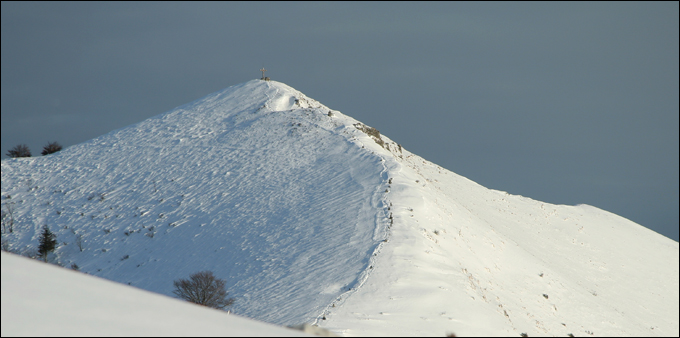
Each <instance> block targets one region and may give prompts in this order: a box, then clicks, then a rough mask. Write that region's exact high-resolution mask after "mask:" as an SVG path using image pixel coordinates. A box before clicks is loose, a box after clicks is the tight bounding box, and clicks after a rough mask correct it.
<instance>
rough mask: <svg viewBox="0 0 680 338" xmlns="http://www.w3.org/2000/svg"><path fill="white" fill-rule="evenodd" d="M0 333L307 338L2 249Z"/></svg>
mask: <svg viewBox="0 0 680 338" xmlns="http://www.w3.org/2000/svg"><path fill="white" fill-rule="evenodd" d="M2 336H3V337H7V336H35V337H46V336H79V337H97V336H166V337H168V336H222V337H224V336H228V337H243V336H279V337H309V335H306V334H303V333H302V332H300V331H297V330H292V329H287V328H283V327H279V326H275V325H271V324H267V323H262V322H257V321H254V320H251V319H247V318H243V317H239V316H236V315H229V314H227V313H225V312H224V311H219V310H213V309H209V308H206V307H203V306H198V305H194V304H191V303H187V302H183V301H180V300H177V299H172V298H170V297H165V296H162V295H159V294H156V293H153V292H148V291H144V290H140V289H137V288H133V287H130V286H127V285H122V284H119V283H114V282H110V281H107V280H105V279H100V278H96V277H92V276H88V275H86V274H82V273H79V272H75V271H69V270H66V269H63V268H59V267H57V266H54V265H51V264H45V263H42V262H39V261H36V260H32V259H28V258H24V257H20V256H16V255H12V254H9V253H5V252H2Z"/></svg>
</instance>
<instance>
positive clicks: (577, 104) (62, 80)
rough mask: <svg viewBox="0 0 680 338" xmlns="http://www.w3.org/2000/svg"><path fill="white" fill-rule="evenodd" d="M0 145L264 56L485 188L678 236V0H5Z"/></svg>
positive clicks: (147, 106) (297, 81)
mask: <svg viewBox="0 0 680 338" xmlns="http://www.w3.org/2000/svg"><path fill="white" fill-rule="evenodd" d="M1 24H2V74H1V77H2V157H3V158H6V153H7V151H8V150H9V149H10V148H12V147H14V146H15V145H17V144H20V143H26V144H28V145H29V147H30V148H31V150H32V152H33V155H34V156H39V155H40V152H41V150H42V147H43V146H44V145H46V144H47V143H48V142H49V141H57V142H60V143H61V144H62V145H64V146H70V145H73V144H77V143H81V142H84V141H87V140H89V139H91V138H94V137H96V136H99V135H101V134H104V133H107V132H109V131H111V130H114V129H118V128H121V127H125V126H127V125H130V124H133V123H136V122H139V121H142V120H144V119H146V118H148V117H151V116H154V115H157V114H160V113H163V112H165V111H168V110H170V109H172V108H174V107H176V106H179V105H182V104H185V103H188V102H190V101H193V100H195V99H198V98H201V97H203V96H205V95H207V94H210V93H212V92H215V91H217V90H220V89H223V88H226V87H228V86H231V85H234V84H239V83H242V82H245V81H248V80H251V79H253V78H259V77H260V76H261V73H260V71H259V69H260V68H262V67H263V66H264V67H265V68H267V69H268V72H267V75H268V76H270V77H271V78H272V79H273V80H276V81H280V82H283V83H286V84H288V85H290V86H292V87H294V88H296V89H298V90H300V91H301V92H303V93H305V94H307V95H308V96H310V97H312V98H314V99H316V100H318V101H320V102H321V103H323V104H325V105H327V106H329V107H330V108H333V109H337V110H339V111H341V112H343V113H345V114H347V115H350V116H352V117H354V118H356V119H358V120H360V121H362V122H364V123H366V124H368V125H370V126H372V127H375V128H377V129H378V130H380V132H381V133H383V134H384V135H386V136H388V137H390V138H391V139H393V140H394V141H395V142H398V143H401V144H402V145H403V146H404V147H405V148H406V149H408V150H409V151H411V152H414V153H416V154H418V155H420V156H422V157H424V158H426V159H428V160H430V161H432V162H434V163H437V164H439V165H441V166H442V167H445V168H447V169H449V170H451V171H453V172H455V173H458V174H460V175H463V176H465V177H467V178H470V179H471V180H473V181H476V182H478V183H480V184H482V185H484V186H486V187H488V188H492V189H497V190H504V191H508V192H509V193H512V194H520V195H524V196H527V197H531V198H533V199H537V200H541V201H545V202H550V203H556V204H579V203H585V204H590V205H594V206H596V207H599V208H602V209H605V210H608V211H611V212H613V213H616V214H619V215H621V216H623V217H626V218H629V219H631V220H633V221H635V222H637V223H639V224H641V225H643V226H646V227H648V228H650V229H652V230H654V231H657V232H659V233H661V234H663V235H665V236H668V237H670V238H672V239H674V240H676V241H677V240H678V224H679V217H678V204H679V203H680V201H679V198H678V196H679V194H680V192H679V185H680V183H679V181H678V177H679V166H678V162H679V161H678V153H679V147H678V140H679V135H678V130H679V121H678V111H679V104H678V92H679V88H678V81H679V80H678V64H679V62H680V61H679V58H678V40H679V38H678V31H679V27H678V3H677V2H664V3H654V2H640V3H631V2H623V3H616V2H605V3H580V2H579V3H554V2H549V3H511V2H502V3H488V2H481V3H458V2H455V3H440V2H436V3H424V2H417V3H403V2H397V3H385V2H380V3H364V2H360V3H354V2H350V3H335V2H332V3H309V2H303V3H287V2H275V3H264V2H238V3H222V2H220V3H213V2H210V3H200V2H195V1H194V2H188V3H182V2H168V3H157V2H154V3H134V2H133V3H130V2H124V3H101V2H94V3H87V2H76V3H62V2H45V3H30V2H5V1H3V2H2V22H1Z"/></svg>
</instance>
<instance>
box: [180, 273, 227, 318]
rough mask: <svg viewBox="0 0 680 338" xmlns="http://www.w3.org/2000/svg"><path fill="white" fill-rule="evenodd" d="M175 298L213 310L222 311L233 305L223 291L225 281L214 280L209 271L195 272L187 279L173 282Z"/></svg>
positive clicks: (225, 291)
mask: <svg viewBox="0 0 680 338" xmlns="http://www.w3.org/2000/svg"><path fill="white" fill-rule="evenodd" d="M173 283H174V285H175V290H174V291H173V293H174V294H175V295H177V297H179V298H181V299H184V300H187V301H190V302H192V303H196V304H199V305H204V306H207V307H211V308H215V309H224V308H225V307H227V306H229V305H231V304H233V303H234V299H233V298H227V295H229V293H228V292H227V290H225V289H224V285H225V281H224V280H223V279H219V278H216V277H215V275H213V273H212V272H211V271H202V272H197V273H195V274H193V275H191V276H189V279H179V280H176V281H174V282H173Z"/></svg>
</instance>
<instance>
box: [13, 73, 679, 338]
mask: <svg viewBox="0 0 680 338" xmlns="http://www.w3.org/2000/svg"><path fill="white" fill-rule="evenodd" d="M2 203H3V208H6V205H10V206H11V207H12V208H13V210H14V218H15V219H16V224H15V231H14V232H13V233H11V234H9V233H4V234H3V237H2V238H3V243H5V244H6V245H7V246H9V248H10V250H12V251H14V252H19V253H23V254H30V253H31V252H34V251H35V248H36V247H37V238H38V234H39V230H40V227H41V226H42V225H43V224H48V225H49V226H50V227H51V229H52V230H53V231H54V232H55V233H56V234H57V235H58V240H59V242H60V244H61V245H60V247H59V248H58V249H57V252H56V255H55V256H54V257H52V259H54V260H57V261H59V262H60V263H61V264H63V265H65V266H70V265H71V264H72V263H76V264H77V265H78V266H79V267H80V269H81V271H83V272H87V273H89V274H92V275H95V276H99V277H103V278H106V279H110V280H113V281H117V282H120V283H125V284H130V285H132V286H136V287H138V288H141V289H145V290H149V291H153V292H157V293H161V294H165V295H171V294H172V281H173V280H175V279H177V278H185V277H187V276H188V275H189V274H191V273H194V272H197V271H201V270H212V271H213V272H214V273H215V275H216V276H218V277H220V278H224V279H226V280H227V288H228V290H229V292H230V295H231V296H234V297H235V298H236V299H237V301H236V303H235V305H234V306H233V311H234V312H235V313H237V314H239V315H243V316H246V317H251V318H255V319H259V320H263V321H266V322H270V323H275V324H283V325H289V324H298V323H303V322H307V323H315V324H318V325H320V326H322V327H326V328H328V329H330V330H331V331H334V332H336V333H340V334H344V335H399V336H401V335H412V336H413V335H437V336H441V335H444V334H446V333H449V332H451V333H455V334H457V335H458V336H464V335H477V336H485V335H491V336H503V335H519V334H520V333H527V334H528V335H530V336H531V335H567V334H569V333H571V334H574V335H576V336H579V335H593V336H607V335H660V336H664V335H678V331H679V328H678V315H679V314H678V287H679V285H678V243H677V242H675V241H672V240H670V239H668V238H666V237H663V236H661V235H659V234H657V233H654V232H652V231H650V230H648V229H646V228H644V227H642V226H640V225H638V224H635V223H633V222H631V221H629V220H627V219H624V218H622V217H619V216H616V215H613V214H611V213H608V212H606V211H603V210H600V209H597V208H595V207H591V206H586V205H579V206H564V205H553V204H548V203H543V202H539V201H534V200H531V199H529V198H526V197H522V196H516V195H510V194H507V193H505V192H500V191H495V190H491V189H487V188H485V187H482V186H480V185H478V184H476V183H474V182H472V181H470V180H468V179H466V178H464V177H461V176H459V175H456V174H455V173H453V172H451V171H448V170H446V169H444V168H441V167H439V166H437V165H435V164H433V163H431V162H428V161H426V160H424V159H422V158H420V157H418V156H416V155H414V154H411V153H410V152H408V151H406V150H405V149H403V148H401V146H399V145H398V144H396V143H394V142H393V141H391V140H390V139H388V138H387V137H385V136H383V135H380V134H378V133H377V131H375V130H374V129H372V128H370V127H367V126H364V125H362V124H360V123H359V122H358V121H356V120H354V119H353V118H351V117H349V116H346V115H344V114H342V113H340V112H338V111H335V110H332V109H329V108H328V107H325V106H323V105H322V104H320V103H318V102H316V101H314V100H312V99H310V98H308V97H306V96H305V95H304V94H302V93H300V92H298V91H297V90H295V89H293V88H291V87H289V86H287V85H285V84H282V83H279V82H275V81H271V82H265V81H260V80H253V81H249V82H246V83H243V84H240V85H236V86H232V87H229V88H227V89H225V90H223V91H220V92H217V93H214V94H211V95H208V96H206V97H205V98H203V99H200V100H197V101H195V102H192V103H190V104H187V105H185V106H181V107H178V108H176V109H175V110H172V111H170V112H168V113H164V114H161V115H158V116H156V117H154V118H151V119H148V120H145V121H143V122H140V123H138V124H136V125H132V126H129V127H126V128H122V129H120V130H117V131H113V132H111V133H109V134H106V135H103V136H101V137H98V138H96V139H93V140H91V141H89V142H86V143H83V144H79V145H76V146H73V147H69V148H67V149H65V150H63V151H61V152H60V153H56V154H53V155H50V156H46V157H40V158H22V159H8V160H3V161H2ZM79 238H80V243H81V244H82V245H80V246H82V250H81V248H80V246H79V245H78V242H79V241H78V239H79ZM5 244H3V245H5ZM4 259H5V258H4V256H3V269H4ZM4 274H5V271H4V270H3V276H4ZM3 278H4V277H3ZM3 284H4V279H3ZM3 288H4V286H3ZM3 298H4V297H3ZM3 306H4V300H3ZM3 312H4V311H3Z"/></svg>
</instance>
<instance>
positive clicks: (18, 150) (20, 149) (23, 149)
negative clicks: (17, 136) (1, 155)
mask: <svg viewBox="0 0 680 338" xmlns="http://www.w3.org/2000/svg"><path fill="white" fill-rule="evenodd" d="M7 156H9V157H31V150H30V149H28V146H27V145H25V144H20V145H18V146H16V147H14V148H12V149H10V150H9V151H8V152H7Z"/></svg>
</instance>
